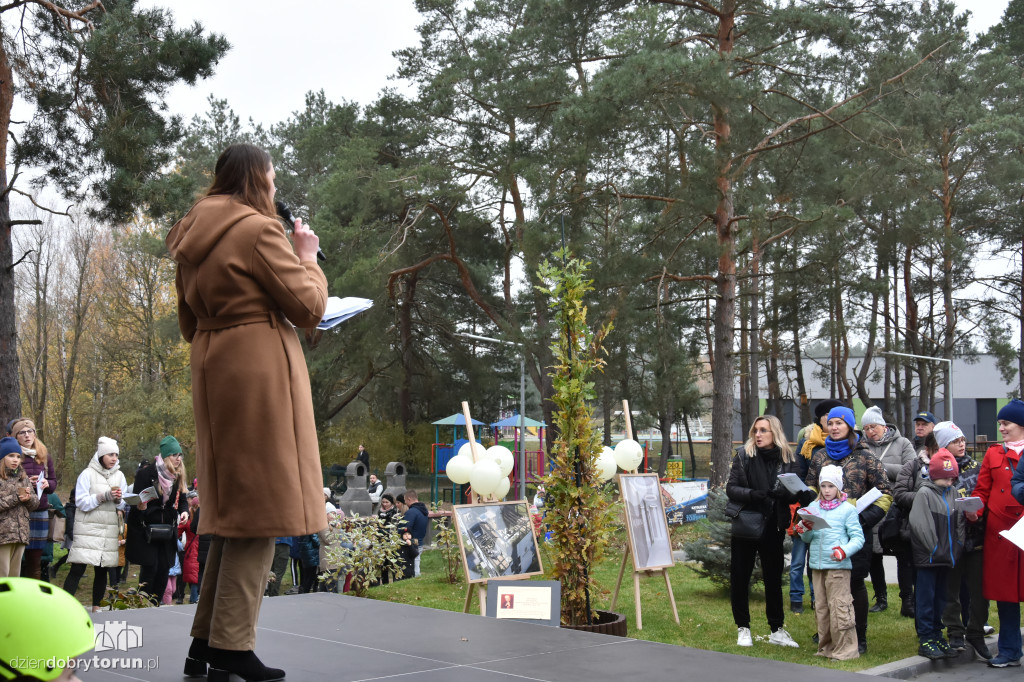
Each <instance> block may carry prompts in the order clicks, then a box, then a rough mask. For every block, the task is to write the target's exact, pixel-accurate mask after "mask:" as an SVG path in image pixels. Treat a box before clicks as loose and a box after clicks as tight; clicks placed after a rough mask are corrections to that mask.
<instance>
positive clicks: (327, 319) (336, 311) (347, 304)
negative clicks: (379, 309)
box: [316, 296, 373, 330]
mask: <svg viewBox="0 0 1024 682" xmlns="http://www.w3.org/2000/svg"><path fill="white" fill-rule="evenodd" d="M372 307H373V301H372V300H371V299H368V298H357V297H355V296H346V297H345V298H338V297H337V296H329V297H328V298H327V308H326V309H325V310H324V317H323V319H322V320H321V321H320V324H318V325H317V326H316V328H317V329H323V330H327V329H331V328H332V327H336V326H338V325H339V324H341V323H342V322H344V321H345V320H347V319H349V318H350V317H352V316H354V315H358V314H359V313H361V312H363V311H364V310H369V309H370V308H372Z"/></svg>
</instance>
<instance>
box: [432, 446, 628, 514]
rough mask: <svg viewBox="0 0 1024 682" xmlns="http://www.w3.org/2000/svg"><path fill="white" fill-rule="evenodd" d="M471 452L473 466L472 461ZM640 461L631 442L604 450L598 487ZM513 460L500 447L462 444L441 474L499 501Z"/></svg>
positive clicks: (599, 456) (507, 482)
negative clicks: (492, 496)
mask: <svg viewBox="0 0 1024 682" xmlns="http://www.w3.org/2000/svg"><path fill="white" fill-rule="evenodd" d="M470 447H473V450H474V451H475V453H476V462H474V461H473V452H472V451H471V450H470ZM643 458H644V449H643V446H641V445H640V443H637V442H636V441H635V440H633V439H631V438H627V439H625V440H623V441H620V442H619V443H618V445H616V446H615V449H614V450H613V449H612V448H609V447H605V448H604V449H603V450H602V451H601V454H600V455H598V456H597V461H596V466H597V478H598V480H599V481H600V482H601V483H604V482H605V481H608V480H610V479H611V478H612V476H614V475H615V472H616V471H617V470H618V469H622V470H623V471H634V470H635V469H636V468H637V467H638V466H640V462H642V461H643ZM514 465H515V458H514V457H513V455H512V452H511V451H510V450H509V449H508V448H506V447H505V446H504V445H494V446H492V447H489V448H487V449H486V450H485V449H484V446H482V445H480V443H466V444H465V445H463V446H462V447H461V448H459V452H458V453H457V454H456V455H455V456H454V457H452V458H451V459H450V460H448V464H447V466H446V467H445V473H447V474H448V478H449V479H451V481H452V483H458V484H459V485H464V484H466V483H469V484H470V485H471V486H473V490H474V491H476V493H477V494H478V495H482V496H483V497H487V496H488V495H494V496H495V497H497V498H498V499H503V498H504V497H505V495H507V494H508V490H509V480H508V475H509V474H510V473H512V467H513V466H514Z"/></svg>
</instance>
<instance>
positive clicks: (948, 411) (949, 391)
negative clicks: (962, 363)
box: [880, 350, 953, 421]
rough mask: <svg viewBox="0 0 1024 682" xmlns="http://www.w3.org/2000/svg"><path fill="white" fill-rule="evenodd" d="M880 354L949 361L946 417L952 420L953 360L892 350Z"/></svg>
mask: <svg viewBox="0 0 1024 682" xmlns="http://www.w3.org/2000/svg"><path fill="white" fill-rule="evenodd" d="M880 355H902V356H903V357H905V358H917V359H919V360H938V361H939V362H948V363H949V381H948V382H947V383H946V419H947V420H948V421H953V361H952V360H951V359H949V358H937V357H935V356H934V355H914V354H913V353H897V352H896V351H893V350H884V351H881V353H880Z"/></svg>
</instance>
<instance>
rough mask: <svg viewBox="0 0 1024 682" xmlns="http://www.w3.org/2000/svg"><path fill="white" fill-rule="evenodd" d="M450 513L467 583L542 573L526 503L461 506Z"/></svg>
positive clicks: (531, 521) (518, 577) (513, 502)
mask: <svg viewBox="0 0 1024 682" xmlns="http://www.w3.org/2000/svg"><path fill="white" fill-rule="evenodd" d="M453 510H454V513H455V522H456V527H457V529H458V536H459V551H460V552H461V553H462V566H463V569H464V570H465V574H466V582H467V583H479V582H486V581H487V580H492V579H494V578H502V579H504V580H515V579H520V578H529V577H530V576H534V575H541V574H543V573H544V569H543V568H541V563H540V551H539V549H538V547H537V537H536V535H534V532H533V519H532V518H531V517H530V508H529V506H527V504H526V502H524V501H522V500H519V501H512V502H483V503H480V504H460V505H455V507H453Z"/></svg>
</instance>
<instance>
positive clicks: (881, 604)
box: [868, 597, 889, 613]
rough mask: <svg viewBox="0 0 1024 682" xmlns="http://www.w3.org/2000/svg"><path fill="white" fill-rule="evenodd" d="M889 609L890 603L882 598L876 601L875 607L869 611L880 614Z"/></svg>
mask: <svg viewBox="0 0 1024 682" xmlns="http://www.w3.org/2000/svg"><path fill="white" fill-rule="evenodd" d="M887 608H889V602H888V600H887V599H885V597H882V598H881V599H876V600H875V605H874V606H872V607H871V608H870V609H868V611H870V612H871V613H880V612H882V611H885V610H886V609H887Z"/></svg>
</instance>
